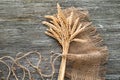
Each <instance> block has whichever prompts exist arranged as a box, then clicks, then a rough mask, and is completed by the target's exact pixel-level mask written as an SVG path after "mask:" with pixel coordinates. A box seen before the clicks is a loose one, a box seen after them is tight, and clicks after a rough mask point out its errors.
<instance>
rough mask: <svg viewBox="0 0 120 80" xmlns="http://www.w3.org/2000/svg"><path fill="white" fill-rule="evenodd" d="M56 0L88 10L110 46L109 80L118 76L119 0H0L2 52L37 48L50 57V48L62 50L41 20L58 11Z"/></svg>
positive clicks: (10, 52) (12, 54) (66, 5)
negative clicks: (46, 31) (47, 32)
mask: <svg viewBox="0 0 120 80" xmlns="http://www.w3.org/2000/svg"><path fill="white" fill-rule="evenodd" d="M57 2H59V3H60V4H61V6H62V8H63V9H64V8H67V7H71V6H74V7H77V8H85V9H88V10H89V12H90V17H91V20H92V22H93V23H94V25H95V26H96V27H97V29H98V31H99V32H100V33H101V35H102V37H103V39H104V42H105V44H106V45H107V46H108V48H109V53H110V58H109V62H108V65H107V67H108V69H107V75H106V80H119V79H120V0H0V56H3V55H11V56H15V54H16V53H18V52H28V51H31V50H37V51H39V52H41V53H42V55H43V56H44V57H48V56H49V55H48V54H49V52H50V51H54V52H61V51H60V47H59V45H58V44H57V42H56V41H54V40H53V39H51V38H50V37H48V36H46V35H45V34H44V31H45V29H46V27H45V26H43V25H42V23H41V21H43V20H44V18H43V16H44V15H47V14H53V13H55V12H56V3H57ZM59 63H60V62H59ZM59 63H57V64H56V67H57V68H59ZM56 77H57V74H56ZM55 80H56V79H55Z"/></svg>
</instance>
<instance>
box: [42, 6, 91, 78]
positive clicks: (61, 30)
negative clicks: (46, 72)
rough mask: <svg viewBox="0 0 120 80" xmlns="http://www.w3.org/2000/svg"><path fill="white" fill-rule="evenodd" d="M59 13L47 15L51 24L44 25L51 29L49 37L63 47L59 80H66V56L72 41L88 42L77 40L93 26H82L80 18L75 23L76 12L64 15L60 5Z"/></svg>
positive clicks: (48, 32)
mask: <svg viewBox="0 0 120 80" xmlns="http://www.w3.org/2000/svg"><path fill="white" fill-rule="evenodd" d="M57 11H58V13H57V14H56V16H55V15H47V16H45V18H48V19H50V21H49V22H47V21H43V22H42V23H43V24H45V25H47V26H48V27H49V28H48V29H47V31H46V32H45V33H46V34H47V35H49V36H51V37H53V38H55V39H56V40H57V41H58V42H59V43H60V45H61V46H62V50H63V51H62V55H63V56H62V61H61V65H60V70H59V75H58V80H64V75H65V68H66V55H67V54H68V50H69V45H70V43H71V42H72V41H76V42H81V43H83V42H86V40H83V39H78V38H75V37H76V36H77V35H78V34H79V33H81V32H82V31H83V30H84V29H85V28H86V27H87V26H90V25H91V22H90V23H87V24H86V25H84V26H83V25H82V24H81V23H79V18H77V19H76V20H74V21H73V16H74V12H71V13H70V16H69V17H66V16H65V15H64V14H63V11H62V9H61V7H60V5H59V4H57Z"/></svg>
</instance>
